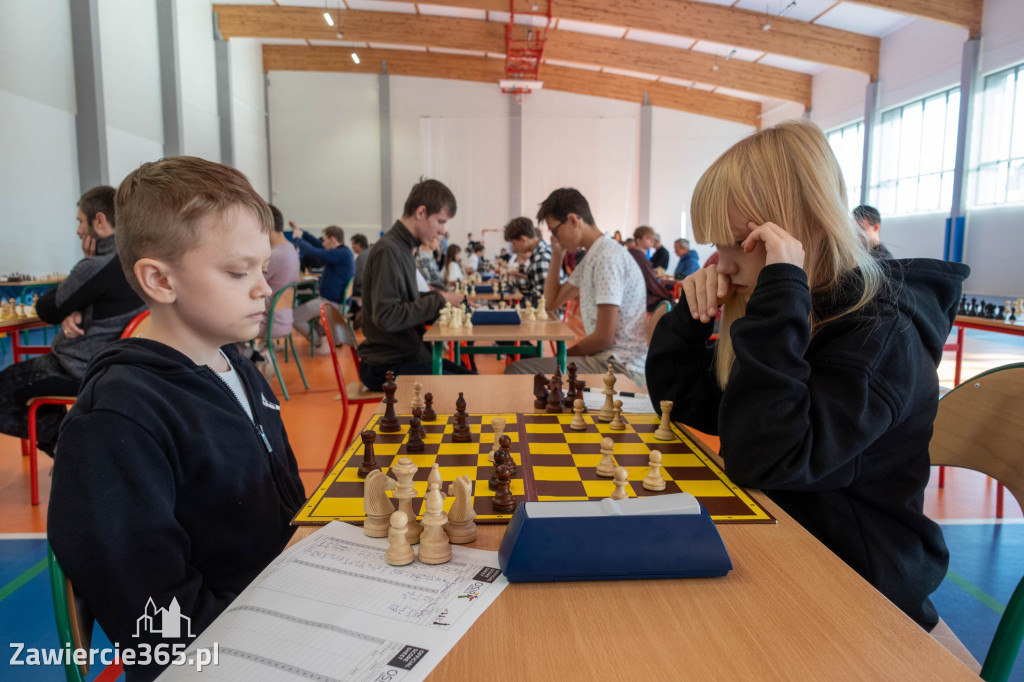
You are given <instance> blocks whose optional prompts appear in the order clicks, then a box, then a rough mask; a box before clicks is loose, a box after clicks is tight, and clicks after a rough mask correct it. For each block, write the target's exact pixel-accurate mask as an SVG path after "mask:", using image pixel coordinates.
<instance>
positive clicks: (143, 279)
mask: <svg viewBox="0 0 1024 682" xmlns="http://www.w3.org/2000/svg"><path fill="white" fill-rule="evenodd" d="M169 270H170V268H169V267H168V265H167V264H166V263H164V262H163V261H160V260H157V259H156V258H140V259H139V260H138V261H137V262H136V263H135V267H134V268H133V271H134V272H135V279H137V280H138V282H139V286H141V287H142V290H143V291H144V292H145V293H146V297H147V298H148V299H149V300H150V301H152V302H154V303H174V301H175V299H176V298H177V294H176V293H175V291H174V284H173V282H172V281H171V278H170V276H169Z"/></svg>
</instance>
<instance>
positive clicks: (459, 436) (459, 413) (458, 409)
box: [452, 391, 470, 443]
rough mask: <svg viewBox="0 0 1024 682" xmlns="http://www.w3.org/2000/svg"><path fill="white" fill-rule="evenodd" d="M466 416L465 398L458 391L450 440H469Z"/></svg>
mask: <svg viewBox="0 0 1024 682" xmlns="http://www.w3.org/2000/svg"><path fill="white" fill-rule="evenodd" d="M468 416H469V415H467V414H466V399H465V398H464V397H462V392H461V391H460V392H459V398H458V400H456V401H455V428H454V430H453V432H452V442H454V443H468V442H469V441H470V435H469V419H468Z"/></svg>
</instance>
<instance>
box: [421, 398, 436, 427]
mask: <svg viewBox="0 0 1024 682" xmlns="http://www.w3.org/2000/svg"><path fill="white" fill-rule="evenodd" d="M435 419H437V413H436V412H434V394H433V393H427V394H426V395H424V396H423V421H425V422H432V421H434V420H435Z"/></svg>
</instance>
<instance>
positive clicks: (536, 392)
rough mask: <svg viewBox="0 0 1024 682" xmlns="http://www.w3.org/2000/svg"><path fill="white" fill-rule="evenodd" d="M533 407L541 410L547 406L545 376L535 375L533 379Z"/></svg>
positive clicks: (546, 382)
mask: <svg viewBox="0 0 1024 682" xmlns="http://www.w3.org/2000/svg"><path fill="white" fill-rule="evenodd" d="M533 397H534V398H536V400H534V401H533V407H534V408H535V409H538V410H543V409H544V407H545V406H547V404H548V378H547V376H546V375H545V374H535V375H534V377H533Z"/></svg>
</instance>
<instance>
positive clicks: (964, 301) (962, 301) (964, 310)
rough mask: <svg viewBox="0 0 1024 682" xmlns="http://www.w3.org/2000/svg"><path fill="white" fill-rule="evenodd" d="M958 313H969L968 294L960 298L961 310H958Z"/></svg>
mask: <svg viewBox="0 0 1024 682" xmlns="http://www.w3.org/2000/svg"><path fill="white" fill-rule="evenodd" d="M957 312H958V313H960V314H961V315H964V314H966V313H967V294H964V295H963V296H961V297H960V309H959V310H957Z"/></svg>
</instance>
